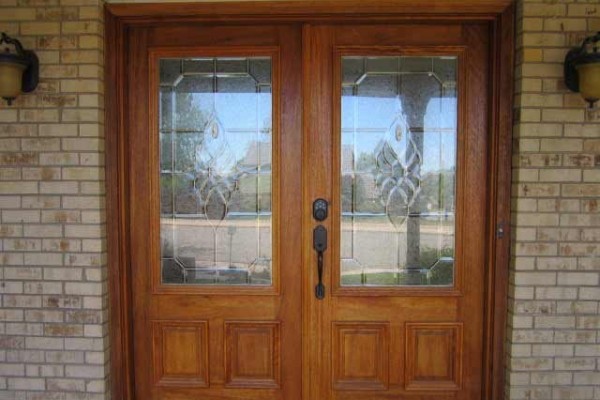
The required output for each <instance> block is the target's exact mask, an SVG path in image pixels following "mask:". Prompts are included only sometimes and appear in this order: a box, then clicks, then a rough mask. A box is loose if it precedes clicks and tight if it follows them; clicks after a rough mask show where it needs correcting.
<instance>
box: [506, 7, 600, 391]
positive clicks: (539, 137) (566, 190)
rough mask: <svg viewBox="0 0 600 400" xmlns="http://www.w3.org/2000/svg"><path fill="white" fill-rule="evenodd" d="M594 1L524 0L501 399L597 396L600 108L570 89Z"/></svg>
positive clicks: (594, 23) (598, 15) (598, 16)
mask: <svg viewBox="0 0 600 400" xmlns="http://www.w3.org/2000/svg"><path fill="white" fill-rule="evenodd" d="M599 22H600V2H598V1H597V0H593V1H588V0H577V1H576V0H558V1H549V0H546V1H544V0H520V1H519V3H518V16H517V31H518V35H517V63H518V65H517V80H516V82H515V83H516V107H517V109H518V111H517V115H518V116H519V115H520V118H518V119H517V120H516V122H515V127H514V128H515V129H514V141H515V148H514V157H513V160H514V163H513V177H514V183H513V218H512V223H513V229H514V231H515V233H516V234H515V235H514V237H513V246H512V253H513V257H512V263H511V280H510V284H511V290H510V310H509V327H508V335H507V342H508V343H507V346H508V355H507V358H508V362H507V376H508V381H507V395H506V398H507V399H511V400H521V399H528V400H534V399H539V400H555V399H560V400H563V399H564V400H567V399H577V400H586V399H590V400H591V399H600V375H599V373H598V371H600V350H599V349H600V335H599V334H598V332H599V329H598V327H599V326H600V325H598V319H600V317H599V311H600V309H599V301H600V291H599V289H598V286H599V284H600V281H599V279H600V258H599V257H598V255H599V254H600V244H599V241H600V235H598V229H599V228H600V216H599V215H598V212H599V208H598V201H599V199H598V197H600V185H599V184H598V182H599V181H598V175H597V174H598V171H599V168H600V148H599V147H598V146H597V143H598V138H600V124H599V117H598V114H599V111H598V110H593V111H590V110H586V108H585V103H584V102H583V100H582V99H581V98H580V97H579V95H577V94H573V93H570V92H569V91H568V90H566V88H565V86H564V82H563V80H562V63H563V60H564V56H565V55H566V53H567V51H568V49H569V47H571V46H576V45H578V44H579V43H580V42H581V40H582V38H584V37H585V36H586V35H589V34H591V33H594V30H597V28H598V26H599Z"/></svg>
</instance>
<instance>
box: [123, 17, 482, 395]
mask: <svg viewBox="0 0 600 400" xmlns="http://www.w3.org/2000/svg"><path fill="white" fill-rule="evenodd" d="M488 35H489V34H488V29H487V27H486V25H484V24H478V23H465V24H459V23H447V24H444V23H439V22H438V23H435V24H425V23H413V24H411V23H402V24H396V23H394V24H352V25H350V24H336V25H330V24H291V23H290V24H281V25H260V26H258V25H229V26H226V25H207V24H202V25H199V24H183V25H168V24H165V25H160V26H154V27H146V26H140V27H135V28H132V29H131V30H130V32H129V37H128V42H127V43H128V49H129V50H128V54H129V58H128V61H127V67H126V69H127V71H126V73H127V74H128V77H129V79H128V82H129V83H128V88H127V90H128V99H129V103H128V105H127V107H128V110H129V111H128V118H127V121H128V122H127V124H128V126H127V127H126V130H127V132H128V136H127V139H126V140H127V146H126V147H127V149H128V152H127V157H128V162H127V165H128V168H129V169H128V177H129V178H128V179H129V182H130V185H129V188H128V190H129V193H128V195H129V198H130V199H131V201H130V204H131V209H130V210H129V221H130V222H129V226H130V229H129V231H130V232H129V235H130V236H129V240H130V245H131V257H130V264H131V273H132V288H131V289H132V299H133V333H134V337H133V347H134V369H135V392H136V393H135V396H136V398H137V399H182V400H183V399H199V398H202V399H223V400H225V399H238V400H242V399H244V400H247V399H281V400H300V399H305V400H328V399H344V400H354V399H355V400H363V399H364V400H366V399H369V400H375V399H414V400H416V399H419V400H425V399H436V400H444V399H463V400H476V399H481V398H482V397H481V396H482V395H481V393H482V379H481V377H482V367H483V360H482V354H483V346H484V337H483V332H484V326H483V325H484V322H483V321H484V318H483V317H484V276H485V269H486V257H485V255H486V243H485V239H484V238H485V237H486V231H487V229H488V228H489V227H488V222H487V221H486V212H485V204H486V201H487V198H486V193H487V185H488V164H487V160H488V154H487V153H488V147H489V146H488V145H489V143H488V136H489V135H488V129H489V120H488V110H489V108H490V104H489V101H488V97H489V93H488V82H489V80H490V79H489V69H488V62H489V59H490V57H489V42H488V39H489V38H488ZM317 199H322V200H324V201H321V202H320V206H319V207H321V206H326V210H323V209H322V208H319V207H317V206H316V204H314V201H315V200H317ZM316 208H318V209H320V210H321V211H320V212H317V210H316ZM323 211H326V212H323ZM315 242H317V243H315ZM317 250H319V251H317ZM319 264H320V266H321V271H322V274H321V282H322V286H323V287H324V290H323V291H322V290H320V289H319V290H317V289H316V286H317V285H318V284H319V279H320V277H319V275H320V274H319Z"/></svg>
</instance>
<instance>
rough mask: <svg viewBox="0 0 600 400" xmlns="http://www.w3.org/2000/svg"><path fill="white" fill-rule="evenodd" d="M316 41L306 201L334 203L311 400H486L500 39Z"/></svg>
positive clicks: (372, 30)
mask: <svg viewBox="0 0 600 400" xmlns="http://www.w3.org/2000/svg"><path fill="white" fill-rule="evenodd" d="M305 38H307V39H308V48H307V49H306V50H305V51H306V52H307V53H306V57H305V60H306V63H305V66H306V67H307V71H306V72H305V79H306V84H305V88H306V92H307V93H305V94H306V98H305V102H307V103H305V105H306V106H307V107H306V108H305V110H306V112H307V118H306V119H305V122H306V124H305V149H306V150H307V151H306V152H305V162H306V168H305V171H306V174H307V175H306V178H310V179H307V181H306V185H305V187H306V188H307V189H306V192H305V195H306V196H307V197H308V198H307V199H305V200H306V203H309V206H310V204H312V203H311V202H310V200H311V199H315V198H318V197H323V198H325V199H328V200H330V201H331V210H330V218H329V219H328V220H326V221H324V222H320V223H321V224H324V226H325V228H326V229H327V230H328V231H329V232H330V237H331V239H330V240H331V243H330V246H329V249H328V250H327V251H326V252H325V254H324V274H323V283H324V285H325V287H326V295H325V297H324V298H323V299H317V298H315V296H314V293H312V292H311V291H310V290H311V288H312V287H314V284H315V282H316V279H317V274H316V270H317V269H316V266H315V265H316V256H314V255H313V256H307V258H306V260H307V268H306V274H307V276H306V279H307V281H308V282H311V283H312V285H307V286H308V287H307V289H306V290H307V292H306V294H305V299H306V303H305V312H306V319H305V323H306V326H307V328H308V330H307V332H309V335H310V338H309V339H310V340H306V341H305V351H306V356H305V357H306V358H305V360H306V361H307V362H308V364H305V365H309V366H310V372H307V375H305V385H306V386H305V393H307V394H308V397H307V398H311V399H344V400H353V399H356V400H359V399H365V400H366V399H369V400H374V399H391V398H394V399H396V398H398V399H423V400H424V399H436V400H440V399H465V400H476V399H481V385H482V382H481V381H482V379H481V376H482V365H483V360H482V357H483V356H482V355H483V353H484V352H483V346H484V338H483V334H482V332H483V331H484V329H483V328H484V327H483V324H484V301H485V300H484V299H485V296H484V295H485V290H484V287H485V284H484V282H485V272H486V271H485V269H486V239H485V238H486V232H487V229H488V221H487V216H486V215H487V214H486V201H487V198H488V175H489V173H488V164H487V163H488V147H489V142H488V140H489V138H488V136H489V134H488V133H489V116H488V114H489V111H488V110H489V108H490V101H489V97H490V93H489V91H488V87H489V85H488V82H489V69H488V68H489V67H488V63H489V54H490V53H489V52H490V49H489V46H490V44H489V33H488V28H487V26H486V25H483V24H448V25H444V24H435V25H430V24H398V25H392V24H388V25H335V26H331V25H315V26H310V27H308V28H306V30H305ZM305 214H309V213H305ZM305 222H306V224H305V226H307V228H308V229H311V230H312V228H314V226H315V225H316V224H317V222H316V221H314V220H310V219H309V218H306V220H305ZM306 249H307V251H306V254H313V253H311V252H309V251H310V250H309V248H308V245H307V247H306Z"/></svg>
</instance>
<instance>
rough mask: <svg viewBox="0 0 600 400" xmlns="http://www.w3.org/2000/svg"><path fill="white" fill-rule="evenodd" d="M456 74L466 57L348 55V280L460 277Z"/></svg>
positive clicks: (344, 276)
mask: <svg viewBox="0 0 600 400" xmlns="http://www.w3.org/2000/svg"><path fill="white" fill-rule="evenodd" d="M456 77H457V58H456V57H450V56H449V57H358V56H348V57H342V80H343V81H342V99H341V100H342V101H341V107H342V110H341V130H342V132H341V136H342V140H341V145H342V148H341V178H342V179H341V194H342V195H341V203H342V204H341V207H342V226H341V284H342V286H444V287H445V286H452V285H453V283H454V255H455V251H454V239H455V208H456V199H455V187H456V155H457V92H456V80H457V79H456Z"/></svg>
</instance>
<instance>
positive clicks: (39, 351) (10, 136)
mask: <svg viewBox="0 0 600 400" xmlns="http://www.w3.org/2000/svg"><path fill="white" fill-rule="evenodd" d="M102 7H103V4H102V2H101V1H97V0H43V1H42V0H0V31H6V32H7V33H8V34H9V35H13V36H15V37H17V38H19V39H20V40H21V41H22V43H23V45H24V46H25V47H26V48H32V49H34V50H35V51H36V52H37V53H38V55H39V57H40V60H41V68H40V78H41V82H40V85H39V88H38V89H37V91H36V92H35V93H34V94H29V95H24V96H21V97H19V98H18V99H17V100H16V102H15V104H14V106H12V107H7V106H6V105H5V104H4V102H2V104H1V105H0V209H1V211H0V212H1V214H0V250H1V251H2V256H1V257H0V278H1V282H0V301H1V303H0V304H1V307H0V399H10V400H34V399H57V400H58V399H60V400H80V399H81V400H83V399H85V400H100V399H102V400H104V399H106V398H108V394H107V382H108V368H107V366H108V356H107V353H106V349H107V348H108V341H107V337H106V332H107V310H106V304H107V301H106V295H107V293H106V282H105V279H106V278H105V277H106V254H105V248H106V240H105V226H104V223H105V217H104V202H105V199H104V166H103V163H104V138H103V136H104V130H103V118H104V117H103V82H102V71H103V48H102V45H103V41H102V37H103V32H102V29H103V22H102V15H103V10H102Z"/></svg>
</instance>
